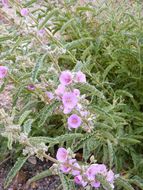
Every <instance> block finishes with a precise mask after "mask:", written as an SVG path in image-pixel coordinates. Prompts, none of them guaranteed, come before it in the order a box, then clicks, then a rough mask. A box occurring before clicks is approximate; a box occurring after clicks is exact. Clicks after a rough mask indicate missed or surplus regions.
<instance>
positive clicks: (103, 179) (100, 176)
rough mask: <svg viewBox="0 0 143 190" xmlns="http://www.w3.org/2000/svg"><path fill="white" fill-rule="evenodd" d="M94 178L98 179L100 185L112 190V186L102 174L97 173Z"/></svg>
mask: <svg viewBox="0 0 143 190" xmlns="http://www.w3.org/2000/svg"><path fill="white" fill-rule="evenodd" d="M96 179H97V180H98V181H100V183H101V184H102V186H103V187H104V188H105V189H108V190H113V189H112V187H111V185H110V184H109V183H108V181H107V180H106V179H105V178H104V177H103V176H102V175H97V177H96Z"/></svg>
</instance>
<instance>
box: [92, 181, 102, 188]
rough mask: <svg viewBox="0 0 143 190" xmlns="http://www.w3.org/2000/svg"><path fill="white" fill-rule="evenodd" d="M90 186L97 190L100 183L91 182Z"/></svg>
mask: <svg viewBox="0 0 143 190" xmlns="http://www.w3.org/2000/svg"><path fill="white" fill-rule="evenodd" d="M91 186H92V187H95V188H99V187H100V182H99V181H95V182H92V183H91Z"/></svg>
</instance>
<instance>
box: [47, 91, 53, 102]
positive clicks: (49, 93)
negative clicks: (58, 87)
mask: <svg viewBox="0 0 143 190" xmlns="http://www.w3.org/2000/svg"><path fill="white" fill-rule="evenodd" d="M46 95H47V96H48V98H49V99H50V100H52V99H54V95H53V93H52V92H49V91H47V92H46Z"/></svg>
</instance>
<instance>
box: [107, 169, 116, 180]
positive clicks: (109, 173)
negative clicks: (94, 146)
mask: <svg viewBox="0 0 143 190" xmlns="http://www.w3.org/2000/svg"><path fill="white" fill-rule="evenodd" d="M114 178H115V175H114V173H113V171H112V170H109V171H108V172H107V176H106V179H107V181H108V182H110V183H113V181H114Z"/></svg>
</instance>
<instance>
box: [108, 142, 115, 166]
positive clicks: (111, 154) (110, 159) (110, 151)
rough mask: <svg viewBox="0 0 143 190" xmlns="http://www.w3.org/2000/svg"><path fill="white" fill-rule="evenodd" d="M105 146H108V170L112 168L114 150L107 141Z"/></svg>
mask: <svg viewBox="0 0 143 190" xmlns="http://www.w3.org/2000/svg"><path fill="white" fill-rule="evenodd" d="M107 145H108V154H109V162H110V169H111V168H112V166H113V161H114V150H113V146H112V143H111V142H110V141H109V140H107Z"/></svg>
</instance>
